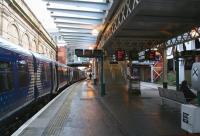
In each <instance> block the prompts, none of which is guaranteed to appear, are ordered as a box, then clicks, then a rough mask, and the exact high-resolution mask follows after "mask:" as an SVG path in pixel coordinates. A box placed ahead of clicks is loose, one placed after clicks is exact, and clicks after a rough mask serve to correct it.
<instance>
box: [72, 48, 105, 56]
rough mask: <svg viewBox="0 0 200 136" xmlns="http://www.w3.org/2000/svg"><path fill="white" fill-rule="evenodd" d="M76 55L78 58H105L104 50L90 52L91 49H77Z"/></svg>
mask: <svg viewBox="0 0 200 136" xmlns="http://www.w3.org/2000/svg"><path fill="white" fill-rule="evenodd" d="M75 55H76V56H77V57H86V58H99V57H102V56H103V51H102V50H97V49H95V50H89V49H85V50H83V49H75Z"/></svg>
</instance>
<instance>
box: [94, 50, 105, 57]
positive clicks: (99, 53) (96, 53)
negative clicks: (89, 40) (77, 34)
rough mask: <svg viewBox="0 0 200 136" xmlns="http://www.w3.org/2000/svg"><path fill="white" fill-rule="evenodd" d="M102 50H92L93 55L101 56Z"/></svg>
mask: <svg viewBox="0 0 200 136" xmlns="http://www.w3.org/2000/svg"><path fill="white" fill-rule="evenodd" d="M102 56H103V51H102V50H93V57H102Z"/></svg>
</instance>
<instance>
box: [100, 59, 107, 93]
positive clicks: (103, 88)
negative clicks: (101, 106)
mask: <svg viewBox="0 0 200 136" xmlns="http://www.w3.org/2000/svg"><path fill="white" fill-rule="evenodd" d="M100 59H101V60H100V63H101V69H100V88H101V96H104V95H105V94H106V93H105V84H104V82H103V56H102V57H101V58H100Z"/></svg>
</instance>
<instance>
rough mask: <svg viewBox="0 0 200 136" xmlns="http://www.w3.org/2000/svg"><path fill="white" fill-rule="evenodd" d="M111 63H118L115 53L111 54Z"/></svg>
mask: <svg viewBox="0 0 200 136" xmlns="http://www.w3.org/2000/svg"><path fill="white" fill-rule="evenodd" d="M110 64H118V62H117V60H116V56H115V54H112V55H111V56H110Z"/></svg>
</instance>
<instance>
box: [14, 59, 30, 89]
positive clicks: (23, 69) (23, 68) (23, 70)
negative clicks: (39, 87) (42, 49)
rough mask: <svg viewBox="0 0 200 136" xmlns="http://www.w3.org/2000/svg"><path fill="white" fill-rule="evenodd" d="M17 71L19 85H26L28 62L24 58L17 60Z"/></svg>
mask: <svg viewBox="0 0 200 136" xmlns="http://www.w3.org/2000/svg"><path fill="white" fill-rule="evenodd" d="M17 65H18V73H19V87H20V88H21V87H26V86H28V81H29V79H28V76H29V75H28V64H27V62H26V61H25V60H20V61H17Z"/></svg>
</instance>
